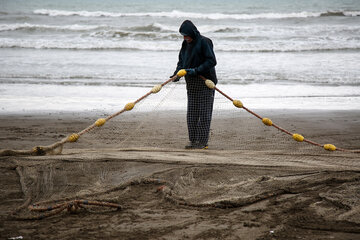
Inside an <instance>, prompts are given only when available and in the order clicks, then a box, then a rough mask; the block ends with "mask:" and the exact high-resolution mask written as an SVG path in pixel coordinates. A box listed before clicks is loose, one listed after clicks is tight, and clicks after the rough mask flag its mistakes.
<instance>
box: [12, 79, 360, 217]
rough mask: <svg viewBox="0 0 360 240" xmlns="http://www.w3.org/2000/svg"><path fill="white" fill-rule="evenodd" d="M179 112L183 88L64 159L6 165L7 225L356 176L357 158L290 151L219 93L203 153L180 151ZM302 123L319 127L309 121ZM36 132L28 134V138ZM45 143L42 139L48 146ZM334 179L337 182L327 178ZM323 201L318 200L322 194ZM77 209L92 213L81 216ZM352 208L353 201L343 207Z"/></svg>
mask: <svg viewBox="0 0 360 240" xmlns="http://www.w3.org/2000/svg"><path fill="white" fill-rule="evenodd" d="M185 109H186V90H185V89H184V85H182V84H173V85H171V86H170V87H167V88H164V89H163V90H162V91H160V92H159V93H158V94H154V95H151V98H146V99H144V100H143V101H141V102H139V103H137V104H136V105H135V108H134V109H133V110H131V111H126V112H124V113H123V114H121V115H120V116H118V117H115V118H113V119H111V121H107V122H106V124H105V125H104V126H102V127H96V128H94V129H93V130H92V131H89V132H87V133H86V134H84V135H82V136H81V138H80V139H79V140H78V141H77V142H76V143H71V144H70V143H69V144H66V145H65V146H64V151H63V152H64V153H65V154H64V155H56V156H46V157H42V158H41V159H37V158H31V157H28V158H20V159H14V160H13V161H15V163H16V166H17V168H16V170H17V173H18V175H19V176H20V182H21V188H22V192H23V193H24V200H25V201H24V204H23V205H22V206H20V207H19V208H18V209H17V210H16V211H14V214H13V215H14V216H15V217H17V218H22V219H39V218H43V217H51V216H53V215H55V214H63V212H61V211H60V210H64V211H65V210H69V206H70V205H71V206H73V205H76V207H81V209H82V208H86V209H87V210H88V211H95V212H102V211H108V210H109V209H110V210H114V209H113V208H112V207H111V206H110V207H109V205H106V204H111V203H114V204H119V206H121V207H127V206H131V205H132V204H134V203H131V201H132V200H134V199H133V197H135V198H141V197H142V196H143V194H144V193H145V192H146V194H147V195H151V197H152V198H155V199H157V200H158V201H167V202H170V203H175V204H177V205H187V206H193V207H221V208H228V207H239V206H246V205H249V204H252V203H256V202H258V201H263V200H266V199H270V198H272V197H274V196H281V195H283V194H287V193H289V192H295V193H296V192H301V191H305V190H304V189H306V188H308V187H313V186H314V183H316V184H318V186H319V187H321V186H324V185H326V184H327V181H329V179H337V180H338V181H342V182H350V183H352V182H354V181H358V179H359V176H358V173H356V172H355V173H353V174H346V171H349V170H352V169H353V168H354V167H355V168H357V167H358V161H357V158H358V156H357V155H356V154H354V153H345V152H327V151H325V150H324V149H323V148H319V147H318V146H314V145H311V144H307V143H304V142H302V143H299V142H296V141H294V140H293V139H292V138H291V136H289V135H287V134H284V132H282V131H279V130H277V129H275V128H273V127H269V126H266V125H264V124H263V123H262V122H261V120H259V119H258V118H256V117H254V116H252V115H251V114H248V113H247V112H245V111H244V110H243V109H241V108H240V109H239V108H235V107H234V106H233V105H232V103H231V102H229V101H228V100H227V99H225V98H224V97H223V96H221V95H220V94H218V93H216V95H215V101H214V109H213V118H212V122H211V128H210V134H209V150H205V151H204V150H194V151H190V152H189V151H185V150H184V146H185V145H186V144H187V142H188V141H189V139H188V130H187V123H186V110H185ZM260 112H261V111H260ZM266 113H267V114H270V116H269V117H271V118H272V119H273V121H274V122H276V123H279V125H281V126H282V127H283V128H285V129H288V130H289V131H291V132H296V131H298V130H302V131H303V133H304V135H305V136H309V137H311V138H312V139H313V140H314V141H324V137H325V138H326V140H328V141H329V142H334V143H335V144H341V143H343V144H344V143H350V144H349V145H350V147H352V148H356V147H357V146H356V142H355V143H353V138H354V135H351V137H350V138H349V139H347V140H346V141H345V142H344V139H342V140H341V141H342V142H340V140H337V138H336V137H337V136H338V135H340V134H344V133H340V132H339V131H340V130H339V129H331V130H329V129H327V132H326V136H324V135H321V134H320V135H319V134H312V131H313V129H312V128H310V129H306V128H305V127H304V126H309V125H308V123H307V121H308V120H306V119H305V118H304V119H302V120H301V119H300V120H299V119H298V120H299V121H297V123H300V125H299V126H295V125H294V124H293V123H291V122H289V121H288V117H287V115H286V113H283V114H280V115H279V114H278V112H276V114H277V115H275V114H273V115H272V114H271V111H266ZM97 114H98V113H97ZM108 115H109V114H108V113H106V112H104V113H100V116H99V115H97V116H87V117H86V119H85V120H79V121H78V122H77V121H76V120H75V121H74V117H72V118H71V122H70V120H68V119H62V118H60V117H59V118H57V119H55V120H54V121H55V122H56V121H69V124H68V128H67V129H65V130H64V129H63V132H62V133H61V134H59V132H60V129H51V127H49V129H48V132H47V133H48V135H52V134H56V137H65V136H67V135H68V134H70V133H72V132H77V131H79V129H83V128H84V127H86V126H87V125H88V124H89V123H91V122H94V121H95V120H96V119H97V118H98V117H104V118H105V117H106V116H108ZM264 117H265V116H264ZM266 117H268V116H266ZM311 120H316V121H320V120H321V119H320V120H319V119H317V118H316V116H313V118H312V119H311ZM309 121H310V120H309ZM319 125H320V126H321V125H322V124H321V123H320V124H317V127H319ZM39 127H40V126H36V127H34V128H33V129H32V130H31V131H30V132H31V134H34V133H36V130H39ZM324 130H326V126H324ZM348 131H351V128H349V130H348ZM30 132H29V133H30ZM355 138H356V136H355ZM53 140H54V139H53V138H51V139H49V138H45V139H44V141H45V142H47V143H49V144H50V143H51V142H52V141H53ZM351 144H353V145H351ZM329 156H331V158H329ZM340 158H341V159H342V162H341V164H339V163H338V159H340ZM233 162H236V164H233ZM242 164H243V165H247V164H250V165H252V168H249V167H244V166H239V165H242ZM335 169H336V171H343V172H344V173H341V174H339V173H332V174H330V175H329V173H328V172H326V171H330V170H331V171H333V170H335ZM304 179H305V180H304ZM316 184H315V185H316ZM323 194H324V196H327V195H326V194H327V193H326V192H324V193H323ZM356 197H357V199H360V198H359V196H356ZM76 201H82V202H76ZM84 201H93V202H96V203H97V204H94V205H91V206H90V205H87V204H84ZM104 202H105V204H100V203H104ZM29 204H33V205H30V206H33V208H44V209H48V208H49V206H50V207H51V209H57V210H56V211H59V212H56V211H54V210H51V211H50V210H49V211H47V212H46V210H45V214H44V213H38V212H33V211H30V212H29V210H28V208H26V207H27V206H28V205H29ZM59 204H60V205H59ZM69 204H70V205H69ZM356 204H358V201H355V202H354V204H353V205H351V206H354V207H355V206H356ZM84 205H86V206H84ZM70 209H71V208H70ZM118 209H119V208H118ZM46 214H47V215H46ZM349 214H350V215H351V216H350V217H351V218H352V219H360V218H357V217H359V216H358V213H356V212H354V213H349Z"/></svg>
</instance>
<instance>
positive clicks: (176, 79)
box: [170, 75, 180, 82]
mask: <svg viewBox="0 0 360 240" xmlns="http://www.w3.org/2000/svg"><path fill="white" fill-rule="evenodd" d="M174 76H176V75H172V76H170V78H173V77H174ZM179 80H180V78H179V77H176V78H175V79H174V80H173V82H178V81H179Z"/></svg>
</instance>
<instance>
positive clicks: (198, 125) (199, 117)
mask: <svg viewBox="0 0 360 240" xmlns="http://www.w3.org/2000/svg"><path fill="white" fill-rule="evenodd" d="M214 95H215V90H213V89H209V88H207V87H206V86H205V84H204V85H203V86H201V87H199V88H188V89H187V97H188V106H187V125H188V132H189V140H190V142H192V143H197V142H198V143H200V144H204V145H206V144H207V143H208V140H209V132H210V124H211V118H212V111H213V105H214Z"/></svg>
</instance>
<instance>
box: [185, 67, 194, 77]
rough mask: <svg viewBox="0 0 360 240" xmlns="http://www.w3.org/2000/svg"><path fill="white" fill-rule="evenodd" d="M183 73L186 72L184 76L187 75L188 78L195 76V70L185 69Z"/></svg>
mask: <svg viewBox="0 0 360 240" xmlns="http://www.w3.org/2000/svg"><path fill="white" fill-rule="evenodd" d="M185 71H186V75H189V76H195V75H196V70H195V69H194V68H189V69H185Z"/></svg>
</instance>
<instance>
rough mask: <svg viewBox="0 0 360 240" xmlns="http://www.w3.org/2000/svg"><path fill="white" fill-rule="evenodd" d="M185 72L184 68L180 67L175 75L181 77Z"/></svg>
mask: <svg viewBox="0 0 360 240" xmlns="http://www.w3.org/2000/svg"><path fill="white" fill-rule="evenodd" d="M186 74H187V72H186V70H185V69H181V70H179V71H178V72H177V74H176V76H178V77H183V76H185V75H186Z"/></svg>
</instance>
